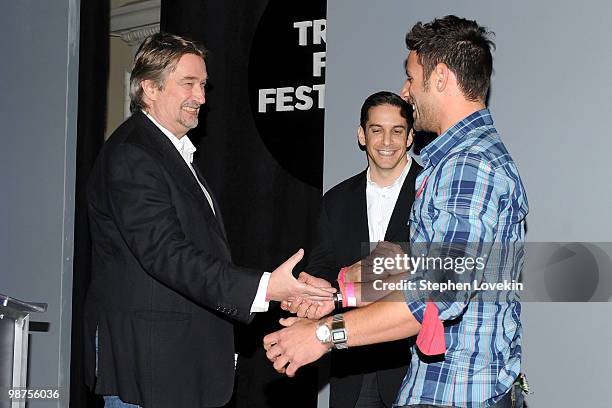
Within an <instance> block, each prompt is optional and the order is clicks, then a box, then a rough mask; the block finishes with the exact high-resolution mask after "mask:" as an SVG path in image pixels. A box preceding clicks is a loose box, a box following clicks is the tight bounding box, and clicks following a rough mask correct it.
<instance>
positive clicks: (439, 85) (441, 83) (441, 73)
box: [432, 62, 452, 92]
mask: <svg viewBox="0 0 612 408" xmlns="http://www.w3.org/2000/svg"><path fill="white" fill-rule="evenodd" d="M432 75H433V78H432V79H433V84H434V86H435V87H436V90H437V91H438V92H443V91H444V90H445V89H446V86H447V85H448V81H449V77H450V75H452V72H451V70H450V69H449V68H448V65H446V64H444V63H442V62H441V63H439V64H438V65H436V68H435V69H434V71H433V73H432Z"/></svg>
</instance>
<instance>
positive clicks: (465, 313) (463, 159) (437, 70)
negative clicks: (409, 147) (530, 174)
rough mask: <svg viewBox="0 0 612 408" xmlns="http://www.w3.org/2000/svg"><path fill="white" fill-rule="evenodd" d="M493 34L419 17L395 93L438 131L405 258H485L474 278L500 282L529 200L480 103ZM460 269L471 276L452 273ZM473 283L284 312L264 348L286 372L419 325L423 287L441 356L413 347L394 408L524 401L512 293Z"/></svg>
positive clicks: (419, 125)
mask: <svg viewBox="0 0 612 408" xmlns="http://www.w3.org/2000/svg"><path fill="white" fill-rule="evenodd" d="M490 35H491V34H490V33H489V32H488V31H487V30H486V29H485V28H483V27H481V26H479V25H478V24H477V23H476V22H475V21H470V20H466V19H463V18H459V17H456V16H446V17H444V18H441V19H436V20H434V21H432V22H430V23H427V24H423V23H417V24H416V25H415V26H414V27H413V28H412V30H411V31H410V32H409V33H408V34H407V36H406V43H407V46H408V48H409V50H410V53H409V55H408V59H407V62H406V74H407V77H408V78H407V80H406V83H405V85H404V87H403V89H402V97H403V98H404V99H406V100H407V101H408V102H409V103H411V104H412V106H413V108H414V119H415V122H414V127H415V129H416V130H422V131H428V132H434V133H436V134H437V135H438V137H437V138H436V139H435V140H434V141H433V142H431V143H430V144H429V145H428V146H426V147H425V148H423V149H422V151H421V156H422V159H423V171H422V172H421V173H420V175H419V177H418V179H417V182H416V189H417V192H416V198H415V201H414V204H413V207H412V214H411V220H410V222H411V237H410V241H411V250H412V255H413V256H414V255H415V254H417V255H421V254H423V255H426V256H427V257H438V258H444V259H448V258H449V257H450V258H451V259H453V260H456V259H459V258H461V257H463V258H464V259H465V258H472V259H476V258H480V259H481V262H483V264H485V265H486V268H484V272H483V274H482V275H480V276H478V277H476V278H477V281H478V282H479V283H482V282H487V283H489V284H495V283H500V281H501V279H502V278H503V277H506V278H507V279H509V280H512V281H518V280H519V275H520V272H521V269H522V265H523V249H522V243H523V239H524V234H525V217H526V215H527V212H528V204H527V197H526V195H525V191H524V188H523V184H522V182H521V179H520V177H519V174H518V171H517V168H516V165H515V163H514V161H513V160H512V158H511V157H510V154H509V153H508V151H507V150H506V148H505V146H504V144H503V143H502V141H501V138H500V136H499V134H498V133H497V130H496V129H495V126H494V124H493V119H492V117H491V113H490V112H489V110H488V109H487V108H486V104H485V101H486V97H487V92H488V89H489V85H490V77H491V73H492V70H493V64H492V56H491V47H493V43H492V42H491V40H490ZM482 260H484V261H482ZM417 269H419V270H417V271H415V270H413V271H412V273H415V272H417V273H418V274H417V275H416V276H418V277H420V278H423V277H426V278H427V277H429V278H432V276H436V277H437V278H438V279H439V278H440V275H439V273H438V272H439V271H437V270H428V268H427V267H425V268H423V267H420V268H417ZM432 269H435V267H434V268H432ZM438 269H439V267H438ZM451 275H452V274H451ZM465 276H470V279H471V278H474V277H475V276H474V275H473V274H467V275H463V277H459V276H458V275H457V276H455V277H454V278H455V279H454V280H455V281H461V280H462V279H464V278H465ZM309 279H310V283H316V282H314V279H315V278H309ZM452 279H453V277H451V280H452ZM413 281H414V280H413ZM473 289H474V288H473V287H472V289H467V290H464V291H453V292H450V293H446V294H444V295H442V296H440V293H439V292H438V293H436V292H435V291H433V292H432V291H430V292H427V291H426V292H423V291H418V290H416V291H412V290H409V289H408V290H404V291H403V293H399V292H395V293H392V294H390V295H389V296H387V299H386V300H399V301H391V302H389V301H382V302H373V303H368V302H367V301H366V300H367V299H363V298H360V299H358V301H357V303H358V306H360V307H359V308H357V309H355V310H351V311H349V312H347V313H344V314H343V315H340V316H339V315H336V316H335V317H324V318H322V319H320V320H319V321H318V322H317V321H313V320H307V319H300V318H290V319H287V320H284V321H282V323H283V325H285V326H288V327H286V328H285V329H283V330H280V331H278V332H276V333H272V334H270V335H268V336H266V338H265V339H264V345H265V347H266V349H267V351H268V358H270V360H272V361H273V362H274V367H275V368H276V369H277V370H278V371H280V372H286V373H287V375H290V376H292V375H294V373H295V371H296V370H297V369H298V368H299V367H301V366H302V365H304V364H308V363H310V362H312V361H315V360H316V359H318V358H319V357H320V356H321V355H323V354H324V353H325V352H327V351H328V350H329V349H330V348H344V347H347V346H348V347H354V346H360V345H365V344H372V343H378V342H383V341H391V340H396V339H400V338H405V337H409V336H413V335H415V334H417V333H418V332H419V331H420V330H421V328H422V323H423V315H424V311H425V308H426V300H427V298H426V297H423V294H424V293H426V295H425V296H431V297H432V298H433V300H434V301H435V303H434V304H435V305H436V306H437V308H438V310H439V319H440V320H441V321H442V322H443V323H444V328H443V337H444V340H445V344H446V353H445V354H444V355H442V356H438V358H429V357H427V356H424V355H423V354H422V353H416V352H414V353H413V358H412V363H411V366H410V368H409V370H408V373H407V374H406V377H405V379H404V381H403V384H402V387H401V389H400V392H399V395H398V398H397V401H396V406H411V407H414V406H419V407H468V408H472V407H496V408H506V407H522V406H523V401H522V395H521V393H520V392H518V387H516V386H514V385H513V384H514V383H515V381H516V380H517V378H518V376H519V374H520V369H521V322H520V312H521V307H520V303H519V301H518V296H517V295H516V293H515V292H514V291H512V290H510V291H489V292H488V297H487V296H484V295H483V294H482V293H478V292H477V291H475V290H473ZM357 292H358V293H359V290H357ZM311 315H312V313H311ZM322 326H327V327H328V328H329V330H330V332H331V334H330V336H329V338H326V339H323V338H322V335H321V333H323V332H325V330H321V327H322ZM423 327H424V326H423ZM323 334H324V333H323ZM338 339H339V340H338Z"/></svg>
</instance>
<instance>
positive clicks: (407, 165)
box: [366, 155, 412, 189]
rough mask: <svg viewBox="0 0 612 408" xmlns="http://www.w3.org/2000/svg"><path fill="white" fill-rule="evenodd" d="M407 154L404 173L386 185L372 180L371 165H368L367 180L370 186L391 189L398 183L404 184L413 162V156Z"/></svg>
mask: <svg viewBox="0 0 612 408" xmlns="http://www.w3.org/2000/svg"><path fill="white" fill-rule="evenodd" d="M406 156H407V159H408V162H407V163H406V165H405V166H404V170H402V174H400V175H399V177H398V178H396V179H395V181H394V182H393V183H392V184H391V185H388V186H385V187H382V186H379V185H378V184H376V183H375V182H374V181H372V178H371V177H370V167H369V166H368V171H367V172H366V182H367V184H368V186H370V187H378V188H389V189H391V188H393V187H396V186H397V185H398V184H399V185H403V184H404V180H405V179H406V176H407V175H408V172H409V171H410V165H411V164H412V158H411V157H410V156H409V155H406Z"/></svg>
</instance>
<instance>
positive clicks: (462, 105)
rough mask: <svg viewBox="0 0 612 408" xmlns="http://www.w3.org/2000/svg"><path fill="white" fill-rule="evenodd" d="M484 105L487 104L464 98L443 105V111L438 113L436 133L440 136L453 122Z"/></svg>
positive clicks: (484, 106) (482, 107) (480, 108)
mask: <svg viewBox="0 0 612 408" xmlns="http://www.w3.org/2000/svg"><path fill="white" fill-rule="evenodd" d="M486 107H487V106H486V105H485V104H484V103H483V102H480V101H476V102H471V101H465V100H462V101H461V102H458V103H456V104H452V103H450V104H447V105H445V106H444V111H443V112H441V114H440V115H439V116H440V119H441V120H440V124H439V126H438V128H437V129H436V133H437V134H438V136H440V135H441V134H443V133H444V132H446V131H447V130H448V129H450V128H451V126H453V125H454V124H455V123H457V122H459V121H460V120H462V119H464V118H466V117H468V116H470V115H471V114H472V113H474V112H478V111H479V110H482V109H484V108H486Z"/></svg>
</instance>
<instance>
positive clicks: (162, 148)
mask: <svg viewBox="0 0 612 408" xmlns="http://www.w3.org/2000/svg"><path fill="white" fill-rule="evenodd" d="M133 117H134V119H135V120H138V121H140V123H141V124H142V125H143V126H144V127H145V128H146V129H147V131H148V133H150V135H149V137H146V138H144V140H141V142H142V143H143V144H146V145H148V146H149V147H150V148H152V149H154V150H155V151H157V152H158V154H159V157H160V159H161V162H162V165H163V166H164V167H165V168H166V169H167V170H168V172H169V173H170V175H171V176H172V179H173V180H175V181H176V183H177V184H178V185H180V186H183V188H185V189H186V190H187V191H189V193H190V194H191V195H192V196H194V197H195V198H196V199H198V200H199V201H200V203H201V206H202V210H203V212H204V214H205V215H206V218H208V220H209V222H210V223H211V224H213V226H215V228H214V229H215V230H216V231H217V233H218V234H219V235H220V236H221V237H222V238H223V240H224V241H225V242H226V243H227V238H226V235H225V230H224V228H223V226H222V225H221V223H220V221H221V218H219V219H217V217H215V214H214V213H213V212H212V209H211V208H210V204H209V203H208V200H207V199H206V196H205V195H204V192H203V191H202V188H201V187H200V185H199V184H198V181H197V180H196V178H195V177H194V176H193V173H192V172H191V170H190V169H189V166H187V163H185V160H183V157H182V156H181V154H180V153H179V152H178V150H176V147H175V146H174V145H173V144H172V142H171V141H170V140H168V137H167V136H166V135H165V134H164V133H163V132H162V131H161V130H160V129H159V128H158V127H157V126H155V124H154V123H153V122H151V121H150V120H149V118H147V117H146V116H145V115H144V113H142V112H136V113H134V114H133ZM193 167H194V170H195V171H196V173H197V172H198V170H197V167H196V166H193ZM198 174H199V173H198ZM198 177H199V178H200V181H201V182H202V184H203V185H204V186H205V187H206V190H207V191H208V193H209V194H210V196H211V198H212V200H213V205H214V206H215V210H216V211H217V214H219V206H218V205H217V204H216V201H215V199H214V196H213V194H212V191H211V190H210V188H209V187H208V186H207V184H206V182H205V180H204V178H203V177H201V175H200V174H199V175H198Z"/></svg>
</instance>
